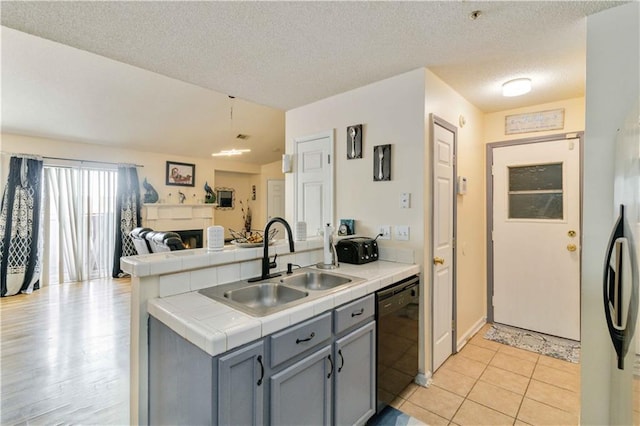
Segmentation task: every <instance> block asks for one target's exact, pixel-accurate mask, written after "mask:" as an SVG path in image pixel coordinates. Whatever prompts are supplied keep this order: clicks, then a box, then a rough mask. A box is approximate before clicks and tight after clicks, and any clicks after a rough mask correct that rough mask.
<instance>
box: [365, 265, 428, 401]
mask: <svg viewBox="0 0 640 426" xmlns="http://www.w3.org/2000/svg"><path fill="white" fill-rule="evenodd" d="M419 284H420V278H419V277H418V276H413V277H409V278H406V279H404V280H402V281H400V282H398V283H395V284H392V285H390V286H388V287H385V288H383V289H381V290H379V291H378V292H376V322H377V340H378V342H377V354H376V356H377V368H376V379H377V403H378V404H377V412H378V413H379V412H380V411H381V410H382V409H383V408H384V407H385V406H387V405H389V404H391V402H392V401H393V400H394V399H395V398H396V397H397V396H398V395H399V394H400V393H401V392H402V391H403V390H404V388H405V387H407V385H409V384H410V383H412V382H413V380H414V378H415V377H416V374H418V322H419V315H420V289H419Z"/></svg>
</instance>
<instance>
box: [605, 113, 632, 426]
mask: <svg viewBox="0 0 640 426" xmlns="http://www.w3.org/2000/svg"><path fill="white" fill-rule="evenodd" d="M617 133H618V134H617V137H616V141H615V169H614V170H615V171H614V188H613V190H614V197H613V199H614V206H613V208H614V209H615V214H616V217H617V219H616V220H615V223H614V225H613V227H612V231H611V236H610V238H609V244H608V246H607V249H606V256H605V259H604V267H603V273H602V299H603V308H604V309H603V317H604V320H605V321H606V323H607V329H608V330H609V336H610V342H608V344H609V346H610V350H611V352H610V353H611V357H610V362H609V366H608V368H609V369H610V378H611V379H610V380H611V383H610V390H611V391H610V401H609V406H610V411H609V415H610V423H609V424H611V425H630V424H634V419H633V416H634V410H638V407H637V404H638V401H636V399H637V395H636V394H634V380H638V379H639V378H638V377H637V376H636V377H635V379H634V375H637V374H640V371H638V368H639V364H638V355H637V354H638V353H640V350H638V344H639V343H640V339H638V338H637V334H638V327H637V326H638V305H639V302H640V294H639V291H638V280H639V275H638V264H639V263H640V262H639V260H640V258H639V257H638V256H639V255H640V252H639V249H640V247H639V246H638V242H639V241H640V232H639V231H640V113H639V111H638V108H637V107H636V108H635V109H634V110H633V111H631V112H630V114H629V115H628V117H627V120H626V121H625V123H624V124H623V125H622V126H620V129H619V130H618V132H617ZM636 386H637V385H636ZM636 416H638V413H636Z"/></svg>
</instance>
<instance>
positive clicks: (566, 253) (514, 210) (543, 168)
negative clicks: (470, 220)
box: [487, 134, 582, 340]
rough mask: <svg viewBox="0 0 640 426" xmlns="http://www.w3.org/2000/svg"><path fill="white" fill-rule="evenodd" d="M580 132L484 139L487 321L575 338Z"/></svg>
mask: <svg viewBox="0 0 640 426" xmlns="http://www.w3.org/2000/svg"><path fill="white" fill-rule="evenodd" d="M581 142H582V135H581V134H580V135H576V134H572V135H555V136H551V137H545V138H535V139H526V140H521V141H508V142H501V143H494V144H489V145H487V236H488V238H487V245H488V247H487V262H488V264H487V274H488V276H487V319H488V321H489V322H498V323H501V324H505V325H510V326H514V327H518V328H523V329H527V330H533V331H537V332H540V333H544V334H549V335H554V336H559V337H564V338H568V339H572V340H580V241H581V232H580V231H581V226H580V217H581V215H580V192H581V191H580V188H581V186H580V147H581V145H582V144H581Z"/></svg>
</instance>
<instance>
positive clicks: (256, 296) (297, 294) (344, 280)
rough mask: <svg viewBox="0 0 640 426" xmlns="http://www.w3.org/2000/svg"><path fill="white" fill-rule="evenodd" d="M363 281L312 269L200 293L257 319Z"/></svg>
mask: <svg viewBox="0 0 640 426" xmlns="http://www.w3.org/2000/svg"><path fill="white" fill-rule="evenodd" d="M362 281H364V280H363V279H362V278H356V277H351V276H347V275H342V274H334V273H332V272H323V271H318V270H316V269H311V268H301V269H297V270H295V271H294V272H293V274H290V275H282V276H280V277H273V278H270V279H269V280H265V281H260V282H249V281H247V280H243V281H237V282H234V283H230V284H223V285H219V286H216V287H209V288H204V289H202V290H199V291H198V292H199V293H200V294H202V295H204V296H207V297H209V298H211V299H213V300H216V301H218V302H221V303H224V304H226V305H229V306H231V307H233V308H235V309H237V310H239V311H241V312H244V313H246V314H249V315H251V316H255V317H262V316H265V315H270V314H273V313H275V312H279V311H282V310H284V309H288V308H291V307H293V306H297V305H300V304H302V303H306V302H308V301H311V300H314V299H317V298H320V297H323V296H325V295H328V294H330V293H332V292H335V291H339V290H341V289H343V288H347V287H349V286H352V285H356V284H359V283H361V282H362Z"/></svg>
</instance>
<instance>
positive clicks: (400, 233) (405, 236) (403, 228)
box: [396, 225, 409, 241]
mask: <svg viewBox="0 0 640 426" xmlns="http://www.w3.org/2000/svg"><path fill="white" fill-rule="evenodd" d="M396 240H399V241H408V240H409V225H397V226H396Z"/></svg>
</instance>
